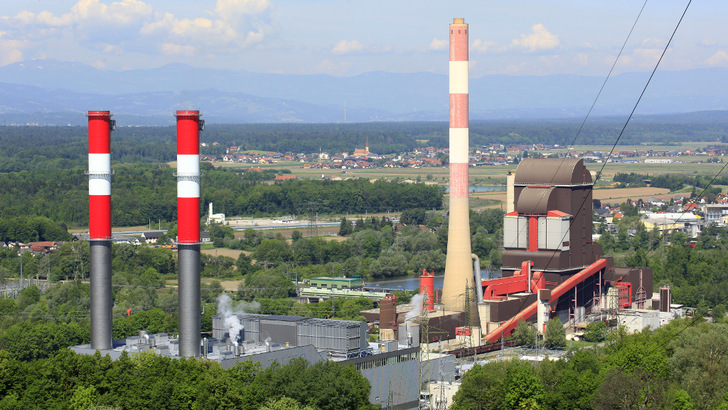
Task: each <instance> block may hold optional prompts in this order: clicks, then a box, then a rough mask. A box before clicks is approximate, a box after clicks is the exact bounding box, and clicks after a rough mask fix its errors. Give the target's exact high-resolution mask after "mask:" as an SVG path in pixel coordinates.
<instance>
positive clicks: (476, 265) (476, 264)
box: [470, 254, 483, 303]
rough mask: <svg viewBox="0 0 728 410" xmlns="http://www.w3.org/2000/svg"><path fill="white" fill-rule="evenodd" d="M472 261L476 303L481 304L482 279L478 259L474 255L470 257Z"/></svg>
mask: <svg viewBox="0 0 728 410" xmlns="http://www.w3.org/2000/svg"><path fill="white" fill-rule="evenodd" d="M470 257H471V258H472V259H473V272H475V296H476V298H477V300H478V303H483V278H482V277H481V275H480V258H479V257H478V255H476V254H472V255H470Z"/></svg>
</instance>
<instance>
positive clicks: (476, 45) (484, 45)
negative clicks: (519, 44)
mask: <svg viewBox="0 0 728 410" xmlns="http://www.w3.org/2000/svg"><path fill="white" fill-rule="evenodd" d="M470 49H471V50H473V51H474V52H476V53H488V52H494V51H495V52H500V51H504V47H502V46H498V44H497V43H496V42H495V41H490V40H480V39H475V40H473V42H472V43H471V44H470Z"/></svg>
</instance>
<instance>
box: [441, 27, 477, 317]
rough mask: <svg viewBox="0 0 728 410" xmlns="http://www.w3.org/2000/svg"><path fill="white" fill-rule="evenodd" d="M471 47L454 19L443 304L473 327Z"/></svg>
mask: <svg viewBox="0 0 728 410" xmlns="http://www.w3.org/2000/svg"><path fill="white" fill-rule="evenodd" d="M468 45H469V41H468V25H467V24H465V19H462V18H456V19H453V23H452V24H450V209H449V211H450V216H449V225H448V238H447V259H446V262H445V281H444V283H443V289H442V303H443V304H444V305H445V309H447V310H453V311H458V312H469V316H470V317H469V319H470V323H469V324H470V325H473V326H479V323H480V321H479V319H478V309H477V304H476V302H475V300H476V299H475V284H474V282H475V281H474V279H473V265H472V264H471V259H470V255H471V252H470V215H469V212H470V205H469V203H468V174H469V172H468V150H469V146H468V138H469V135H468V110H469V107H468V59H469V57H468Z"/></svg>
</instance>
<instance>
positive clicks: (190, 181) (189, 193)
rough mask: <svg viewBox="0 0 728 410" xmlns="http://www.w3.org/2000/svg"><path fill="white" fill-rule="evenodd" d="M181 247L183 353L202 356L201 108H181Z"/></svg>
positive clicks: (179, 148)
mask: <svg viewBox="0 0 728 410" xmlns="http://www.w3.org/2000/svg"><path fill="white" fill-rule="evenodd" d="M176 117H177V249H178V255H179V355H180V356H187V357H196V356H199V355H200V341H201V339H200V330H201V328H200V130H201V129H202V128H203V126H204V122H203V121H200V112H199V111H177V113H176Z"/></svg>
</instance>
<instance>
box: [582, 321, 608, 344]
mask: <svg viewBox="0 0 728 410" xmlns="http://www.w3.org/2000/svg"><path fill="white" fill-rule="evenodd" d="M606 338H607V324H606V323H604V322H591V323H589V324H588V325H586V329H584V340H586V341H587V342H603V341H604V340H605V339H606Z"/></svg>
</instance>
